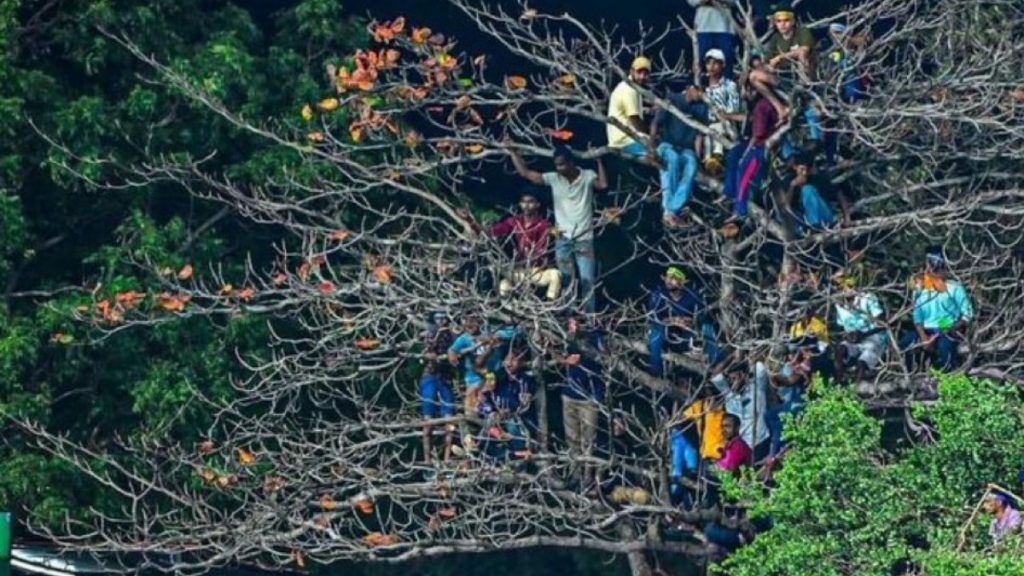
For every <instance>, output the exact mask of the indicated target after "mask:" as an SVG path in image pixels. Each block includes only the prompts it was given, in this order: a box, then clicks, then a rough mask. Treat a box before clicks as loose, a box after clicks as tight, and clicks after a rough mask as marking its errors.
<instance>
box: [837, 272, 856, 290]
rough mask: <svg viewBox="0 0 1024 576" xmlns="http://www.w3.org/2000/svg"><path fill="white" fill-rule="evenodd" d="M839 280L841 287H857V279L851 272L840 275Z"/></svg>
mask: <svg viewBox="0 0 1024 576" xmlns="http://www.w3.org/2000/svg"><path fill="white" fill-rule="evenodd" d="M838 281H839V282H838V283H839V287H840V288H844V289H846V290H853V289H854V288H856V287H857V279H856V278H854V277H853V276H852V275H849V274H844V275H842V276H840V277H839V279H838Z"/></svg>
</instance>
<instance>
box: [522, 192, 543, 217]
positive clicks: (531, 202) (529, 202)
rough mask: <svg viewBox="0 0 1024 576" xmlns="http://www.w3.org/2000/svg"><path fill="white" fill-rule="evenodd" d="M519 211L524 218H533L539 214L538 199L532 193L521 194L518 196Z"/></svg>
mask: <svg viewBox="0 0 1024 576" xmlns="http://www.w3.org/2000/svg"><path fill="white" fill-rule="evenodd" d="M519 210H520V211H521V212H522V213H523V214H524V215H525V216H533V215H535V214H537V213H538V212H540V198H537V195H536V194H534V193H533V192H523V193H521V194H520V195H519Z"/></svg>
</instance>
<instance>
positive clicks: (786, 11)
mask: <svg viewBox="0 0 1024 576" xmlns="http://www.w3.org/2000/svg"><path fill="white" fill-rule="evenodd" d="M772 16H773V17H774V18H775V19H776V20H795V19H796V12H794V11H793V5H792V4H790V3H789V2H779V3H777V4H775V5H773V6H772Z"/></svg>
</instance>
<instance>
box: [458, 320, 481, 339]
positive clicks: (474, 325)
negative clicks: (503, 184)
mask: <svg viewBox="0 0 1024 576" xmlns="http://www.w3.org/2000/svg"><path fill="white" fill-rule="evenodd" d="M462 329H463V330H465V331H466V333H468V334H472V335H474V336H475V335H477V334H479V333H480V318H478V317H476V316H467V317H466V319H465V320H463V321H462Z"/></svg>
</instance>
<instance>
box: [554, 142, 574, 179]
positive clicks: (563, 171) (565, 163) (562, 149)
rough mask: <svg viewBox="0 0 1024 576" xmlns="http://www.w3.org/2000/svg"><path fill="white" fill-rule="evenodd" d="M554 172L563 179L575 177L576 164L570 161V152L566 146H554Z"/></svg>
mask: <svg viewBox="0 0 1024 576" xmlns="http://www.w3.org/2000/svg"><path fill="white" fill-rule="evenodd" d="M554 160H555V172H558V173H559V174H560V175H561V176H563V177H565V178H571V177H572V176H575V175H576V163H575V162H573V159H572V150H570V149H569V147H568V146H556V147H555V154H554Z"/></svg>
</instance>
